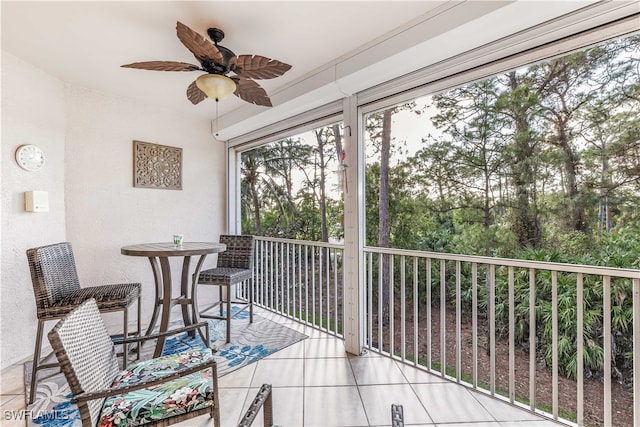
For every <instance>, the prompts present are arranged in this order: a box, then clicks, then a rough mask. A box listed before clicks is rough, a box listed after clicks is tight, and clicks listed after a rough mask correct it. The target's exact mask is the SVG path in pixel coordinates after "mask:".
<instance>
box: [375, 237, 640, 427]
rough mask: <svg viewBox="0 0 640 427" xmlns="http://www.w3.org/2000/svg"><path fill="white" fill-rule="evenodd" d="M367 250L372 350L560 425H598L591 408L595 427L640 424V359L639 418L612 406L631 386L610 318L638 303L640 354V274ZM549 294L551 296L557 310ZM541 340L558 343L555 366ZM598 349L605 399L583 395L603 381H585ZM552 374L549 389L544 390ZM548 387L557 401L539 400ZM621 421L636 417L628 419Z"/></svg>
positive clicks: (633, 401) (633, 332) (636, 368)
mask: <svg viewBox="0 0 640 427" xmlns="http://www.w3.org/2000/svg"><path fill="white" fill-rule="evenodd" d="M364 251H365V282H366V294H367V302H366V306H367V308H366V311H367V316H366V322H367V325H366V327H367V334H368V336H367V343H368V348H369V350H371V351H375V352H379V353H383V354H386V355H389V356H391V357H393V358H396V359H399V360H401V361H403V362H405V363H408V364H411V365H413V366H415V367H418V368H423V369H425V370H427V371H430V372H433V373H437V374H438V375H440V376H441V377H443V378H447V379H449V380H452V381H455V382H458V383H461V384H464V385H467V386H469V387H471V388H473V389H476V390H480V391H485V392H487V393H489V394H491V395H492V396H494V397H498V398H502V399H505V400H508V401H510V402H511V403H513V404H515V405H517V406H521V407H523V408H526V409H528V410H531V411H533V412H537V413H541V414H544V415H547V416H550V417H552V418H554V419H556V420H559V421H563V422H571V423H577V424H578V425H585V421H587V424H593V423H594V420H593V419H590V420H585V403H586V402H589V405H590V406H593V405H598V406H599V408H600V409H599V410H600V411H601V413H600V414H599V417H598V418H599V420H598V421H597V422H596V423H597V424H603V425H607V426H610V425H624V424H627V425H629V424H631V423H632V424H633V425H640V419H639V416H640V395H639V394H638V393H637V392H636V391H637V390H638V387H639V386H640V383H639V381H640V361H639V360H638V358H634V359H633V372H635V373H637V374H635V375H633V378H632V379H631V381H629V383H630V384H632V386H631V387H632V388H633V390H632V391H631V393H628V395H629V396H630V397H629V402H628V406H631V407H632V410H631V411H629V410H627V411H620V409H621V405H622V406H624V405H626V404H625V403H624V402H616V405H618V406H617V407H615V408H614V402H612V387H613V386H616V387H624V385H621V384H619V383H615V384H613V383H612V354H613V353H614V351H615V350H614V348H613V347H614V345H615V342H616V338H619V337H614V336H612V329H613V328H612V310H621V309H622V306H621V301H620V299H621V298H622V299H624V296H622V295H623V294H624V295H629V299H632V302H631V304H629V306H630V307H631V309H632V312H633V320H632V324H631V325H629V326H630V328H629V329H630V334H629V335H630V336H631V337H632V340H633V353H635V352H636V351H638V348H639V347H638V345H639V344H640V270H632V269H619V268H605V267H595V266H583V265H571V264H560V263H550V262H537V261H522V260H514V259H501V258H491V257H478V256H463V255H454V254H445V253H432V252H419V251H409V250H396V249H386V248H372V247H367V248H365V250H364ZM594 281H595V282H594ZM587 283H589V284H591V285H593V284H595V285H596V286H589V287H587V286H586V284H587ZM593 287H595V288H597V289H598V290H599V291H600V292H601V294H602V299H601V301H602V310H601V311H600V312H594V310H593V308H592V307H585V304H586V303H584V301H585V296H586V295H585V290H586V289H590V290H591V289H593ZM559 291H561V292H560V293H559ZM543 294H544V295H549V294H550V297H551V298H550V301H546V300H545V299H544V298H543V297H541V296H540V295H543ZM559 295H560V296H561V297H562V298H561V299H560V297H559ZM616 296H617V297H618V298H617V301H616V304H613V303H612V301H613V298H614V297H616ZM386 301H392V302H393V303H392V304H388V303H387V302H386ZM581 302H582V303H581ZM529 307H535V310H530V309H529ZM516 310H517V311H516ZM559 310H564V312H563V313H562V314H563V319H564V320H565V321H566V319H567V318H569V319H571V321H572V322H575V328H573V330H569V331H568V330H567V329H566V326H565V325H560V324H559V318H560V313H559ZM587 318H588V319H594V318H595V319H597V321H598V322H601V323H598V328H599V329H601V331H602V336H601V339H600V341H599V342H597V343H595V342H592V341H590V342H585V339H584V337H585V336H586V335H587V334H586V330H585V329H584V328H585V319H587ZM591 325H592V326H593V324H592V323H591ZM543 334H544V335H545V336H547V337H549V336H550V337H551V345H550V346H549V345H548V346H547V347H546V348H545V350H544V351H543V353H544V354H543V356H550V357H541V354H540V353H541V352H540V348H538V347H539V346H540V345H541V344H540V336H541V335H543ZM523 337H524V339H523ZM517 338H518V339H517ZM571 345H575V347H576V350H575V357H574V358H573V360H574V362H575V370H574V372H573V373H574V375H575V383H571V384H572V385H573V384H574V385H573V390H569V391H567V390H566V389H562V390H561V389H560V388H559V383H560V381H559V379H560V361H559V350H560V349H561V348H562V349H566V346H571ZM594 345H599V346H601V347H602V349H603V351H602V357H603V360H602V364H601V366H602V369H603V370H604V372H603V373H602V375H601V380H598V381H600V383H599V384H601V390H600V392H599V393H596V395H585V390H586V388H585V381H587V380H588V381H591V382H593V381H596V380H592V379H587V378H585V369H584V360H585V354H586V353H587V347H588V346H594ZM563 346H565V347H563ZM589 349H590V348H589ZM516 356H519V358H520V359H522V356H524V357H525V360H526V357H528V359H529V360H528V366H527V368H526V370H525V371H524V372H523V371H522V368H521V367H520V368H519V369H518V370H516V368H517V366H516ZM549 361H550V363H549ZM480 366H483V367H487V368H486V369H484V370H483V369H480ZM549 373H550V381H545V380H544V378H545V377H546V375H548V374H549ZM598 381H596V383H597V382H598ZM523 383H528V384H525V385H528V387H527V386H525V387H523ZM599 384H596V385H599ZM590 385H593V384H590ZM542 387H548V388H550V390H551V401H550V402H542V401H541V400H540V399H539V398H538V395H539V394H540V393H539V392H538V391H539V390H540V389H541V388H542ZM591 389H592V388H590V390H591ZM599 397H601V401H600V402H597V400H598V398H599ZM624 409H629V408H624ZM622 412H627V413H628V414H629V413H630V414H632V415H631V416H630V417H629V419H624V418H622V417H623V415H621V413H622Z"/></svg>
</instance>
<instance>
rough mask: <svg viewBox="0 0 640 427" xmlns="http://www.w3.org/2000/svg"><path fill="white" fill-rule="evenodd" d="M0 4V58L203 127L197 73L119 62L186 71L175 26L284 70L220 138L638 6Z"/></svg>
mask: <svg viewBox="0 0 640 427" xmlns="http://www.w3.org/2000/svg"><path fill="white" fill-rule="evenodd" d="M0 5H1V9H0V14H1V18H2V49H3V50H4V51H7V52H9V53H11V54H13V55H15V56H17V57H19V58H21V59H22V60H24V61H26V62H28V63H31V64H33V65H35V66H37V67H39V68H41V69H42V70H44V71H45V72H47V73H48V74H50V75H53V76H55V77H57V78H59V79H60V80H62V81H64V82H66V83H69V84H71V85H75V86H80V87H86V88H90V89H95V90H98V91H102V92H105V93H110V94H115V95H119V96H123V97H127V98H131V99H134V100H139V101H140V102H142V103H151V104H153V105H156V106H165V107H167V108H171V109H174V110H178V111H182V112H184V113H186V114H192V115H197V116H200V117H205V118H213V117H214V116H215V104H214V102H213V101H211V100H205V101H204V102H201V103H200V104H198V105H195V106H194V105H192V104H191V103H190V102H189V101H188V100H187V98H186V94H185V92H186V88H187V86H188V85H189V84H190V83H191V82H192V81H193V80H195V78H196V77H197V76H198V73H197V72H165V71H146V70H136V69H127V68H121V67H120V65H122V64H127V63H131V62H137V61H151V60H171V61H184V62H190V63H197V62H196V61H195V59H194V57H193V55H192V54H191V53H190V52H189V51H188V50H187V49H186V48H185V47H184V46H183V45H182V43H181V42H180V41H179V40H178V38H177V37H176V29H175V27H176V22H177V21H180V22H182V23H184V24H185V25H187V26H189V27H190V28H192V29H194V30H196V31H197V32H199V33H201V34H203V35H204V34H206V30H207V28H210V27H217V28H220V29H222V30H223V31H224V32H225V34H226V37H225V39H224V40H223V41H222V43H221V44H222V45H223V46H226V47H227V48H229V49H231V50H232V51H234V52H235V53H236V54H238V55H239V54H258V55H263V56H267V57H270V58H274V59H278V60H280V61H283V62H285V63H288V64H290V65H292V67H293V68H292V69H291V70H290V71H288V72H287V73H286V74H285V75H284V76H281V77H278V78H275V79H271V80H260V81H259V82H260V84H261V85H262V86H263V87H264V88H265V89H266V90H267V93H268V94H269V95H270V96H271V100H272V101H273V103H274V107H273V108H266V107H257V106H253V105H249V104H247V103H246V102H244V101H242V100H240V99H238V98H236V97H235V96H231V97H229V98H227V99H225V100H223V101H221V102H220V105H219V107H220V116H221V117H220V119H221V120H220V122H221V124H222V125H225V126H227V130H228V131H227V134H226V135H223V136H225V137H227V138H229V137H233V136H235V135H238V134H240V133H242V132H246V131H247V129H249V128H250V127H253V128H256V127H259V126H264V125H266V124H268V123H271V122H274V121H276V120H279V119H281V118H283V117H287V116H288V115H291V114H296V113H299V112H301V111H305V110H306V109H309V108H314V107H317V106H319V105H324V104H326V103H327V102H330V101H332V100H336V99H340V97H342V96H344V94H350V93H356V92H358V91H361V90H364V89H366V88H368V87H371V86H374V85H376V84H379V83H382V82H384V81H386V80H389V79H391V78H394V77H398V76H401V75H403V74H405V73H407V72H409V71H412V70H416V69H419V68H422V67H426V66H429V65H431V64H434V63H437V62H438V61H444V60H446V59H447V58H449V57H453V56H455V55H457V54H460V53H463V52H466V51H468V50H470V49H474V48H477V47H479V46H482V45H485V44H487V43H490V42H492V41H495V40H498V39H503V38H509V39H512V38H513V39H514V40H515V39H518V36H521V35H522V32H523V31H524V30H529V29H533V30H536V29H537V34H538V35H537V36H536V37H538V38H539V40H536V41H535V43H538V44H539V43H544V42H548V41H551V40H553V39H554V38H557V37H566V36H568V35H571V34H573V33H574V32H577V31H584V30H585V28H587V29H588V28H591V27H594V26H596V25H600V24H602V23H604V22H608V21H612V20H615V19H619V18H620V17H622V16H628V15H629V14H633V13H638V9H640V2H638V1H637V0H631V1H613V2H598V1H595V0H572V1H569V0H563V1H559V0H549V1H529V0H509V1H507V0H496V1H479V0H470V1H458V0H455V1H454V0H442V1H436V0H421V1H367V0H361V1H338V0H334V1H302V0H298V1H66V2H61V1H39V2H33V1H4V0H2V2H1V3H0ZM576 11H578V12H579V13H577V12H576ZM591 21H593V22H591ZM543 24H544V25H543ZM514 35H515V37H514ZM518 43H521V44H520V45H518V46H517V47H516V48H515V50H514V52H516V51H518V49H520V50H522V49H526V48H529V47H533V46H534V43H531V41H530V36H528V35H525V36H524V37H520V41H519V42H518ZM224 119H227V120H226V122H227V123H225V120H224ZM234 126H235V129H233V127H234ZM249 130H251V129H249ZM222 133H223V132H221V135H222Z"/></svg>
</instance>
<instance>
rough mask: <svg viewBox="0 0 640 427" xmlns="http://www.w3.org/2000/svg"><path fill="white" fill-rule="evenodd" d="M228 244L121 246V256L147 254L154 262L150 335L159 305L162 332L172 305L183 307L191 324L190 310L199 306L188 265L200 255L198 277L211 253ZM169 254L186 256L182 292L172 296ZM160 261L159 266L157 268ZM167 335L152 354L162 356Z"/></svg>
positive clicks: (185, 322)
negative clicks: (190, 290) (191, 285)
mask: <svg viewBox="0 0 640 427" xmlns="http://www.w3.org/2000/svg"><path fill="white" fill-rule="evenodd" d="M226 249H227V247H226V245H224V244H222V243H209V242H184V243H182V245H175V244H173V243H141V244H138V245H130V246H123V247H122V248H121V249H120V253H121V254H122V255H128V256H142V257H147V258H148V259H149V262H150V263H151V269H152V270H153V279H154V282H155V285H156V286H155V289H156V294H155V304H154V307H153V315H152V316H151V323H149V328H147V332H146V334H147V335H149V334H151V332H152V331H153V328H154V327H155V326H156V322H157V320H158V314H159V308H160V307H162V315H161V319H160V332H166V331H167V329H168V327H169V320H170V318H171V308H172V307H173V306H174V305H177V304H180V305H181V306H182V320H183V322H184V325H185V326H189V325H191V323H192V320H191V312H192V310H195V309H197V308H196V307H193V304H194V300H193V295H192V296H189V294H188V293H189V265H190V263H191V257H192V256H200V259H199V260H198V263H197V264H196V269H195V271H194V273H193V275H192V277H194V278H196V279H197V278H198V274H199V273H200V269H201V268H202V264H203V263H204V260H205V258H206V257H207V255H209V254H213V253H218V252H223V251H224V250H226ZM170 257H183V261H182V279H181V280H180V295H179V296H177V297H173V296H172V295H171V294H172V286H171V266H170V264H169V258H170ZM158 261H159V262H160V267H158ZM164 342H165V337H160V338H158V341H157V343H156V349H155V352H154V355H153V357H154V358H155V357H160V356H161V354H162V350H163V348H164Z"/></svg>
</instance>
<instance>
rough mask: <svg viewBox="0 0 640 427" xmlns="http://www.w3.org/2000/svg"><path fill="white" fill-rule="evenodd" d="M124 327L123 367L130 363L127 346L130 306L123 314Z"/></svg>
mask: <svg viewBox="0 0 640 427" xmlns="http://www.w3.org/2000/svg"><path fill="white" fill-rule="evenodd" d="M122 317H123V318H124V320H123V323H124V325H123V327H122V369H124V368H126V367H127V365H128V364H129V348H128V347H127V337H128V335H127V334H128V333H129V330H128V327H127V323H128V322H129V307H125V308H124V313H123V315H122Z"/></svg>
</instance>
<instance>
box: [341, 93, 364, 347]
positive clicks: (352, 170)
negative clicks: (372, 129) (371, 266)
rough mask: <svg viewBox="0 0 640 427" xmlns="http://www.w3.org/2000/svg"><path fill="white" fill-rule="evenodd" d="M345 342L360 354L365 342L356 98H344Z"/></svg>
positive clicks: (361, 190)
mask: <svg viewBox="0 0 640 427" xmlns="http://www.w3.org/2000/svg"><path fill="white" fill-rule="evenodd" d="M343 111H344V117H343V121H344V145H343V147H344V151H345V154H346V157H345V164H346V185H345V187H344V188H345V192H344V339H345V348H346V350H347V352H348V353H351V354H360V353H362V349H363V347H364V340H365V312H364V309H365V305H364V303H365V292H364V277H363V274H362V271H363V265H364V259H363V252H362V248H363V243H364V209H363V206H364V205H363V203H362V200H363V194H364V161H363V159H364V147H363V142H362V140H361V138H360V135H361V134H362V132H360V131H359V130H360V127H361V126H360V120H359V116H358V108H357V99H356V96H355V95H352V96H349V97H346V98H344V110H343Z"/></svg>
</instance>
